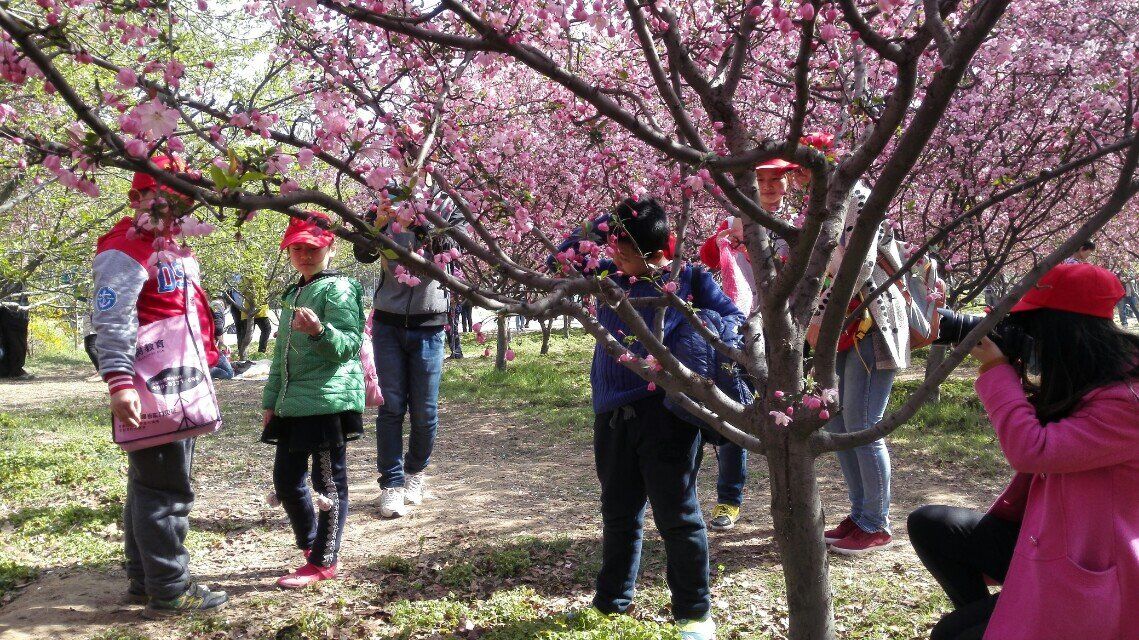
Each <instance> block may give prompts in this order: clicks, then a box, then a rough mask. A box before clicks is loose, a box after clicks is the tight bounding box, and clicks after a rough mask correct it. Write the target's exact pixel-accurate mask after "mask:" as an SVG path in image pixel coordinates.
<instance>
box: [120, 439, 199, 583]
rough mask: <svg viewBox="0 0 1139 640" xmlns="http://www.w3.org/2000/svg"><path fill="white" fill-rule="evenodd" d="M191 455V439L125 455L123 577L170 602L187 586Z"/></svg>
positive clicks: (191, 496)
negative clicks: (125, 558)
mask: <svg viewBox="0 0 1139 640" xmlns="http://www.w3.org/2000/svg"><path fill="white" fill-rule="evenodd" d="M193 457H194V439H193V438H187V439H185V440H179V441H177V442H171V443H169V444H163V445H158V446H157V447H149V448H147V449H139V450H138V451H130V452H128V453H127V500H126V505H125V506H124V507H123V543H124V547H125V551H126V556H127V563H126V567H127V577H128V578H130V581H131V582H132V583H133V584H134V585H136V588H137V587H138V586H143V587H144V588H145V590H146V594H147V595H149V596H151V597H153V598H159V599H161V600H168V599H170V598H173V597H176V596H179V595H182V593H183V592H185V591H186V589H187V588H188V587H189V585H190V568H189V565H190V554H189V552H187V551H186V545H185V542H186V532H187V531H188V530H189V529H190V509H191V508H193V506H194V489H193V488H192V487H191V486H190V465H191V461H192V460H193Z"/></svg>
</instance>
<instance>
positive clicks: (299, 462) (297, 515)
mask: <svg viewBox="0 0 1139 640" xmlns="http://www.w3.org/2000/svg"><path fill="white" fill-rule="evenodd" d="M346 452H347V448H345V447H343V446H341V447H332V448H328V449H321V450H318V451H313V452H311V453H310V452H308V451H289V447H288V445H287V444H278V445H277V456H276V459H275V460H274V461H273V489H274V490H275V491H276V492H277V498H278V499H279V500H280V501H281V506H282V507H284V508H285V513H286V514H287V515H288V516H289V524H291V525H292V527H293V535H294V536H296V540H297V548H299V549H311V550H312V554H311V555H309V562H311V563H313V564H316V565H320V566H323V567H331V566H332V565H334V564H336V560H337V557H338V556H339V555H340V539H341V537H342V536H343V533H344V521H345V520H346V519H347V518H348V472H347V470H346V468H345V454H346ZM310 457H311V458H312V486H313V488H315V489H316V490H317V493H320V494H321V495H323V496H324V497H326V498H328V499H330V500H331V501H332V507H331V508H330V509H328V510H327V511H325V510H321V511H320V515H319V516H317V514H316V511H315V510H314V509H313V506H312V498H311V497H310V494H309V488H308V484H307V483H306V482H305V480H306V476H307V475H308V466H309V458H310Z"/></svg>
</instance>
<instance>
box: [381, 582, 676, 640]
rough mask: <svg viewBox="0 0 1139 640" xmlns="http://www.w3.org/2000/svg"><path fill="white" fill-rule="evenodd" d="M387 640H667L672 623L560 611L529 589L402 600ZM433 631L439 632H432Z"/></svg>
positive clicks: (586, 611) (673, 634) (394, 609)
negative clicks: (460, 639)
mask: <svg viewBox="0 0 1139 640" xmlns="http://www.w3.org/2000/svg"><path fill="white" fill-rule="evenodd" d="M391 624H392V625H394V626H396V627H397V628H398V631H396V632H395V633H394V634H392V635H389V636H387V637H388V638H391V639H393V640H394V639H397V638H398V639H401V640H402V639H410V638H428V637H439V635H441V634H444V633H447V634H448V635H446V636H444V637H477V638H485V639H486V640H533V639H535V638H542V639H546V640H570V639H572V640H609V639H611V638H620V639H622V640H671V639H675V638H679V637H680V636H679V633H678V632H677V631H676V629H675V627H672V626H671V625H663V624H660V623H659V622H654V621H648V620H641V619H637V618H634V617H631V616H605V615H602V614H600V613H599V612H597V611H596V610H593V609H581V610H578V611H573V612H569V613H567V612H564V611H559V610H556V609H551V607H550V603H549V602H548V601H547V600H546V599H544V598H542V597H541V596H540V595H539V594H537V593H535V592H534V591H533V590H532V589H530V588H527V587H518V588H514V589H507V590H503V591H498V592H495V593H494V594H492V595H491V596H490V597H488V598H486V599H484V600H476V601H469V600H457V599H453V598H442V599H439V600H430V601H418V602H413V601H403V602H399V603H396V604H395V606H394V607H392V618H391ZM432 630H439V634H438V635H437V634H435V632H433V631H432ZM448 632H450V633H448Z"/></svg>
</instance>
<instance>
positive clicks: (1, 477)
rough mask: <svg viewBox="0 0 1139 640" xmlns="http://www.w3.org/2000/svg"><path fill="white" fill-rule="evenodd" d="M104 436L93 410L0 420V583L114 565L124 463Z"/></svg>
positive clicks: (105, 425) (104, 425) (106, 429)
mask: <svg viewBox="0 0 1139 640" xmlns="http://www.w3.org/2000/svg"><path fill="white" fill-rule="evenodd" d="M110 429H111V427H110V424H109V419H108V417H107V410H106V408H105V407H103V406H102V405H101V404H100V405H94V404H91V405H87V406H57V407H55V408H51V409H45V410H36V411H25V412H23V413H21V414H18V415H17V414H7V413H0V487H2V488H3V490H2V493H0V527H2V528H3V529H4V530H5V534H4V544H3V546H0V567H2V568H0V576H3V575H8V574H10V573H11V572H13V571H14V572H16V573H17V574H19V573H24V574H26V573H28V572H34V571H38V570H39V569H42V568H46V567H60V566H80V565H83V566H90V565H94V566H106V565H108V564H110V563H111V562H112V561H113V560H114V559H115V558H117V556H118V549H119V546H120V544H119V540H120V539H121V532H120V531H119V527H118V522H119V519H120V514H121V513H122V500H123V495H124V484H123V482H122V480H121V478H120V473H121V472H122V470H123V468H124V466H125V462H126V460H125V458H124V456H123V454H122V453H121V452H120V450H119V448H118V447H116V446H115V445H114V444H112V443H111V437H110ZM8 583H10V581H9V580H5V579H4V578H3V577H0V591H3V590H4V589H6V588H10V584H9V586H5V585H6V584H8Z"/></svg>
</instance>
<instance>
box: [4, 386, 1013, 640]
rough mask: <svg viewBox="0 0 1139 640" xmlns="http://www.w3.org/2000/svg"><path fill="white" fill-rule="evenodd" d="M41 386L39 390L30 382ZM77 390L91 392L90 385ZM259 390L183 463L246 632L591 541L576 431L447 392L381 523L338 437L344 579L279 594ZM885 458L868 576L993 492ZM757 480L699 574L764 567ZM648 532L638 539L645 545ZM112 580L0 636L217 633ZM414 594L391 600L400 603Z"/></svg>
mask: <svg viewBox="0 0 1139 640" xmlns="http://www.w3.org/2000/svg"><path fill="white" fill-rule="evenodd" d="M45 384H46V385H50V391H45V390H44V387H42V386H40V385H45ZM91 386H94V387H95V388H96V389H98V392H99V393H101V391H102V390H101V387H100V386H99V385H97V384H95V385H91ZM260 388H261V383H259V382H238V381H233V382H228V383H222V384H221V385H219V395H220V396H221V397H222V398H223V404H224V405H227V406H232V405H233V403H235V402H236V403H238V405H239V406H241V407H242V409H241V410H237V411H233V410H231V411H230V413H229V419H230V426H228V427H227V429H226V430H223V432H221V433H220V434H219V435H217V436H213V437H211V438H209V439H208V440H209V442H205V443H204V444H202V445H200V448H199V452H198V459H197V460H196V464H195V469H196V480H197V483H198V501H197V503H196V505H195V507H194V514H193V516H192V524H191V528H192V531H193V533H192V534H191V535H192V538H191V542H192V543H193V544H192V556H193V560H192V564H191V567H192V570H193V571H194V573H195V574H196V575H197V576H198V577H199V578H200V579H201V580H202V581H204V582H206V583H207V584H210V585H218V586H220V587H222V588H224V589H226V590H227V591H228V592H229V593H230V594H231V595H232V596H233V601H232V603H231V606H230V607H229V608H228V610H227V611H226V613H225V617H226V618H227V619H231V620H235V619H236V620H242V621H243V624H246V625H248V624H249V621H250V620H253V621H256V620H258V619H266V618H268V617H271V616H278V617H279V616H280V615H281V608H282V607H285V608H288V609H296V610H301V609H304V608H306V607H327V606H329V603H330V602H334V601H335V600H336V598H337V597H338V596H342V595H343V594H345V593H349V592H352V591H353V589H360V588H363V587H365V586H368V585H369V581H371V580H374V579H376V574H375V572H374V571H371V570H369V569H368V567H370V566H373V565H374V563H375V560H376V558H377V557H380V556H399V557H402V558H407V559H408V560H409V561H411V562H417V561H419V560H418V559H419V558H424V557H430V555H431V554H433V553H439V552H445V551H446V550H448V549H452V548H462V547H463V545H471V544H476V543H482V542H487V541H507V540H510V539H512V538H517V537H519V536H526V535H537V536H554V535H557V536H564V537H568V538H571V539H574V540H596V538H597V536H598V532H599V527H600V525H599V517H598V503H597V491H598V489H597V483H596V478H595V476H594V471H593V465H592V452H591V449H590V445H589V444H588V435H587V434H584V433H583V434H582V436H583V437H581V438H575V439H574V441H572V442H550V441H549V439H548V438H547V439H543V438H541V437H536V433H535V429H537V427H535V426H534V425H526V424H519V423H518V419H517V418H515V417H513V416H512V415H511V414H509V413H502V412H495V411H489V410H485V409H481V408H475V407H471V406H464V405H463V403H462V402H461V399H457V398H451V399H449V401H448V402H446V403H445V404H444V406H443V407H442V412H441V416H440V425H441V427H440V430H439V440H438V443H437V448H436V453H435V457H434V459H433V464H432V467H431V480H430V489H429V492H430V495H431V499H430V500H429V501H427V502H426V503H425V504H424V505H423V506H422V507H420V508H417V509H416V510H414V511H413V512H412V513H411V514H410V515H409V516H407V517H404V518H400V519H397V520H383V519H381V518H380V517H379V509H378V506H377V503H378V496H379V489H378V485H377V484H376V481H375V478H376V474H375V468H374V465H375V448H374V447H375V440H374V437H373V435H368V436H366V437H365V438H362V439H361V440H359V441H356V442H354V443H352V445H351V446H350V450H349V454H348V460H349V466H350V470H349V473H350V486H351V501H352V502H351V504H352V507H351V509H352V510H351V512H350V515H349V518H348V526H347V530H346V532H345V536H344V542H343V555H342V561H341V564H342V567H343V570H344V572H345V576H346V577H345V579H344V580H342V581H339V582H338V584H337V585H335V586H332V587H330V588H321V589H310V590H305V591H303V592H300V593H283V592H281V591H279V590H277V589H276V588H275V587H274V586H273V580H274V579H275V578H276V577H277V576H279V575H281V574H283V573H285V572H287V570H289V569H291V568H294V567H295V566H296V565H298V564H299V555H298V553H297V551H296V550H295V549H294V548H293V547H292V544H291V535H290V533H289V531H288V525H287V522H286V520H285V518H284V515H283V512H282V511H281V510H280V509H273V508H270V507H269V506H268V505H267V504H266V503H265V501H264V494H265V493H266V491H267V489H268V487H269V485H270V465H271V457H267V456H269V454H270V451H271V450H270V449H269V447H268V446H266V445H261V444H258V443H256V442H255V441H254V438H253V436H252V435H251V434H253V433H255V432H256V429H255V427H254V422H255V421H256V420H257V414H258V412H257V411H256V406H257V400H256V398H257V397H258V396H259V392H260ZM33 389H34V391H33ZM14 391H15V392H13V386H12V385H5V386H3V387H0V406H5V407H7V406H11V405H9V404H8V403H10V402H19V403H21V404H19V405H16V406H20V407H26V406H33V405H35V404H36V402H35V398H36V397H39V398H41V403H42V398H44V397H52V398H55V399H57V400H66V399H67V398H69V397H70V398H71V399H72V400H73V401H83V400H85V399H87V398H90V397H93V396H94V395H96V392H95V391H94V390H93V389H91V388H89V386H88V385H84V384H79V383H75V382H62V381H55V380H50V379H41V380H39V381H37V382H33V383H30V384H28V385H26V386H25V385H17V386H15V389H14ZM69 393H70V394H71V395H70V396H68V395H67V394H69ZM581 428H582V429H583V430H585V429H588V426H587V425H582V427H581ZM895 463H896V468H895V473H894V503H893V504H894V514H895V516H894V518H895V524H896V527H897V529H898V531H897V533H898V534H899V535H898V536H897V539H898V540H899V542H898V543H897V544H895V545H894V546H893V547H892V548H891V549H889V550H887V551H886V552H883V553H880V554H877V555H875V556H872V557H871V559H868V560H866V561H865V562H866V564H867V566H866V570H868V571H876V570H882V571H890V570H892V569H891V568H892V567H896V566H897V563H898V562H903V563H905V564H907V565H912V564H913V563H914V562H915V559H914V557H913V553H912V550H911V549H910V546H909V545H908V544H907V543H906V541H905V535H904V534H905V531H904V517H905V514H906V513H908V512H909V511H910V510H911V509H912V508H914V507H915V506H917V505H920V504H923V503H926V502H930V501H937V502H946V503H953V504H967V505H976V504H980V503H983V502H985V501H986V500H987V499H988V498H989V496H990V494H991V493H992V491H993V490H994V489H995V488H996V487H994V486H993V482H991V481H989V482H986V481H984V480H973V479H969V478H960V477H954V478H949V477H948V471H944V472H943V471H941V470H938V469H930V468H924V467H919V466H916V465H914V464H913V463H909V462H907V461H897V460H896V461H895ZM819 467H820V472H821V478H820V480H821V484H822V490H823V497H824V500H825V503H826V505H827V510H828V513H829V514H835V513H842V512H843V511H844V510H845V509H846V493H845V486H844V485H843V482H842V478H841V475H840V474H839V472H838V465H837V463H835V462H834V460H833V459H823V460H820V463H819ZM702 474H703V477H702V478H701V486H702V497H703V498H704V502H705V508H706V509H710V507H711V504H710V503H711V502H712V501H713V500H714V497H715V496H714V486H715V476H714V474H715V463H714V456H713V452H712V450H711V449H710V448H709V449H708V450H707V451H706V455H705V464H704V469H703V471H702ZM763 476H764V473H763V469H762V465H760V464H755V465H753V470H752V477H751V478H750V479H749V481H748V489H747V491H748V494H747V495H748V498H749V502H747V503H746V504H745V515H744V519H743V520H742V521H741V523H740V524H739V526H737V527H736V528H735V529H734V530H732V531H730V532H727V533H726V534H713V535H712V536H711V539H712V552H713V558H712V561H713V566H715V565H716V564H717V562H719V561H721V560H722V559H723V558H729V557H730V558H736V559H738V558H740V557H741V556H744V555H747V556H748V557H750V558H751V560H752V562H754V561H758V560H760V559H762V560H765V561H773V560H774V552H773V549H772V547H771V544H770V543H771V528H770V516H769V515H768V514H767V504H766V496H767V495H768V488H767V484H766V481H765V478H764V477H763ZM650 527H651V525H650ZM655 537H656V536H655V533H650V534H648V535H647V536H646V539H650V538H655ZM125 583H126V581H125V576H124V574H123V572H122V571H121V570H112V571H106V572H100V571H93V570H75V571H71V572H52V571H48V572H45V573H44V574H43V575H42V576H41V577H40V578H39V579H38V580H37V581H36V582H34V583H33V584H32V585H30V586H29V587H27V588H26V589H25V590H24V591H23V592H22V593H21V594H20V595H18V596H17V597H16V598H15V599H14V600H13V601H12V602H11V603H9V604H6V605H4V606H3V607H0V638H2V639H3V640H30V639H36V640H47V639H67V640H73V639H74V640H78V639H87V638H90V637H92V636H93V635H95V634H98V633H100V632H102V631H105V630H107V629H109V628H111V627H115V626H117V625H127V626H129V628H130V629H132V630H136V631H138V632H140V633H141V634H144V637H149V638H155V639H167V638H187V637H209V638H213V637H230V636H229V635H194V634H193V633H191V632H190V631H188V630H187V628H186V627H185V626H178V625H173V624H171V623H154V622H146V621H143V620H142V619H141V617H140V615H139V607H138V606H127V605H124V604H122V603H121V598H122V596H123V593H124V590H125V586H126V584H125ZM435 588H436V589H438V587H435ZM419 595H421V594H413V593H404V594H403V595H402V597H404V598H407V597H416V596H419ZM565 595H566V596H567V597H568V598H569V600H568V601H567V602H573V601H584V599H585V598H586V597H587V596H588V594H587V593H584V592H582V593H577V594H565ZM282 603H283V604H282ZM385 604H386V603H378V605H377V606H380V607H382V606H384V605H385ZM382 614H383V612H380V613H377V614H376V615H380V616H381V617H382ZM253 626H254V627H256V626H257V625H256V624H254V625H253ZM262 628H266V627H262ZM243 637H247V636H243Z"/></svg>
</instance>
